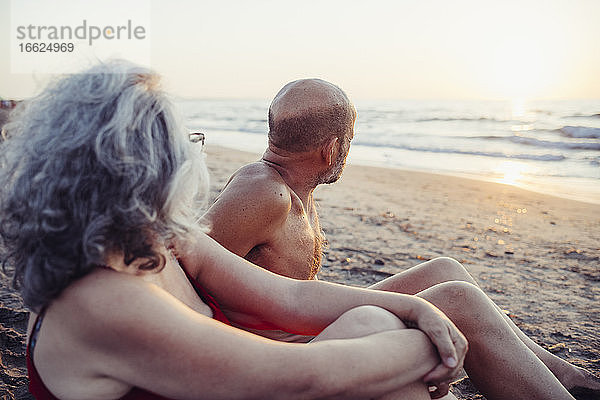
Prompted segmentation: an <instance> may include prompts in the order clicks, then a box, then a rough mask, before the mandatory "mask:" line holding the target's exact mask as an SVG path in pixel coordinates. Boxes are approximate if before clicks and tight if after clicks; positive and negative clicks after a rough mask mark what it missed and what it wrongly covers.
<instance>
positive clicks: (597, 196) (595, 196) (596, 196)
mask: <svg viewBox="0 0 600 400" xmlns="http://www.w3.org/2000/svg"><path fill="white" fill-rule="evenodd" d="M215 133H217V134H218V133H219V131H215ZM265 144H266V142H265ZM252 147H253V148H254V147H256V148H263V149H264V146H262V142H261V144H260V145H257V146H252ZM210 148H211V149H213V150H216V149H227V150H232V151H238V152H243V153H248V154H252V155H254V156H255V157H256V159H259V158H260V157H261V155H262V153H263V151H262V150H259V151H256V152H255V151H252V150H247V149H246V150H243V149H240V148H236V147H231V146H228V145H225V144H222V143H219V144H216V145H210ZM351 149H352V148H351ZM350 161H352V160H350ZM347 165H348V166H353V167H360V168H362V167H366V168H379V169H382V170H392V171H401V172H405V173H422V174H431V175H439V176H445V177H451V178H459V179H467V180H472V181H478V182H486V183H494V184H498V185H501V186H507V187H512V188H516V189H520V190H524V191H528V192H532V193H536V194H540V195H544V196H551V197H555V198H558V199H564V200H570V201H576V202H580V203H585V204H591V205H600V183H599V184H598V187H599V189H598V190H596V191H595V192H593V191H591V190H588V193H587V194H581V193H577V194H574V193H563V192H561V191H559V190H552V186H550V187H548V186H547V187H542V184H536V183H531V184H529V185H527V184H525V183H521V184H519V183H518V182H517V183H514V184H513V183H505V182H502V178H501V177H498V178H494V177H492V176H490V175H486V174H481V175H478V174H475V173H468V172H464V173H461V172H451V171H441V170H435V169H420V168H418V167H413V168H411V167H405V166H394V165H385V164H383V163H378V162H377V161H368V160H358V161H352V163H348V164H347ZM499 175H500V174H499ZM573 189H574V190H573V191H575V190H576V189H575V188H573ZM577 189H580V188H577Z"/></svg>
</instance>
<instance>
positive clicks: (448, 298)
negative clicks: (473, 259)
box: [423, 281, 489, 315]
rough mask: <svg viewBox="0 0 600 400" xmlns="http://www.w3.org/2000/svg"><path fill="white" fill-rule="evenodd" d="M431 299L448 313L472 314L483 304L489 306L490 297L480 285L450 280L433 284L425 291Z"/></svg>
mask: <svg viewBox="0 0 600 400" xmlns="http://www.w3.org/2000/svg"><path fill="white" fill-rule="evenodd" d="M423 294H425V296H424V297H425V299H427V300H429V301H430V302H432V303H433V304H435V305H436V306H437V307H438V308H440V309H441V310H442V311H443V312H444V313H446V314H449V313H450V314H452V315H457V314H458V315H461V314H465V313H466V311H467V310H468V311H469V312H468V314H470V315H472V313H473V312H475V311H477V310H476V309H477V308H479V307H481V306H484V307H485V306H487V303H488V302H489V299H488V297H487V295H486V294H485V293H484V292H483V291H482V290H481V289H480V288H479V287H478V286H475V285H473V284H472V283H469V282H464V281H450V282H444V283H440V284H437V285H435V286H432V287H431V288H430V289H428V290H426V291H425V292H423Z"/></svg>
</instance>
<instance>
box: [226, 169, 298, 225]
mask: <svg viewBox="0 0 600 400" xmlns="http://www.w3.org/2000/svg"><path fill="white" fill-rule="evenodd" d="M232 202H233V203H234V204H236V206H235V208H238V209H240V210H244V211H246V212H256V213H258V214H260V215H263V216H265V217H269V219H270V220H278V219H280V218H283V217H284V216H285V215H287V214H288V213H289V211H290V209H291V205H292V201H291V190H290V188H289V187H288V185H287V184H286V183H285V181H284V180H283V178H282V177H281V175H279V173H278V172H277V171H276V170H275V169H273V168H271V167H269V166H268V165H266V164H264V163H262V162H255V163H252V164H248V165H245V166H243V167H241V168H240V169H239V170H237V171H236V172H235V173H234V174H233V175H232V177H231V179H230V180H229V182H228V183H227V185H226V186H225V188H224V189H223V191H222V192H221V194H220V195H219V196H218V197H217V200H216V202H215V205H216V204H218V203H221V205H224V204H228V206H227V208H228V209H229V210H230V211H231V206H232Z"/></svg>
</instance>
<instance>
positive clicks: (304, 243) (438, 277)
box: [203, 80, 600, 391]
mask: <svg viewBox="0 0 600 400" xmlns="http://www.w3.org/2000/svg"><path fill="white" fill-rule="evenodd" d="M342 94H343V92H341V89H339V88H337V87H336V86H334V85H331V84H329V83H327V82H324V81H320V80H301V81H295V82H292V83H289V84H288V85H286V86H285V87H284V88H283V89H282V90H281V91H280V92H279V93H278V95H277V96H276V97H275V99H274V100H273V103H272V104H271V108H270V112H271V114H270V115H271V117H272V118H273V119H277V118H286V117H287V116H288V115H289V114H298V113H299V112H301V111H302V110H305V111H306V112H311V111H314V110H318V106H319V105H320V106H321V107H323V108H327V107H329V106H330V105H331V104H332V103H336V102H338V103H339V102H343V101H346V102H347V103H346V105H347V107H352V108H353V105H352V104H351V103H350V101H349V100H348V99H347V98H346V97H345V95H342ZM353 122H354V121H353ZM353 122H352V126H349V127H348V133H347V135H346V136H345V137H344V139H343V140H342V141H340V140H339V138H337V137H331V139H330V140H328V141H326V142H325V143H324V144H321V145H318V146H314V147H313V148H312V149H309V150H307V151H302V152H294V151H286V150H284V149H282V148H279V147H278V146H276V145H274V143H273V141H272V140H270V141H269V145H268V148H267V150H266V151H265V153H264V155H263V157H262V159H261V160H259V161H257V162H255V163H252V164H249V165H246V166H244V167H242V168H240V169H239V170H238V171H237V172H235V174H234V175H233V176H232V177H231V179H230V180H229V182H228V183H227V185H226V186H225V188H224V189H223V191H222V192H221V193H220V194H219V196H218V198H217V199H216V201H215V202H214V204H212V205H211V207H210V208H209V209H208V211H207V212H206V214H205V215H204V217H203V221H204V223H206V224H207V225H208V226H209V235H210V236H211V237H212V238H214V239H215V240H216V241H218V242H219V243H221V244H222V245H223V246H224V247H225V248H227V249H229V250H230V251H232V252H234V253H236V254H238V255H239V256H241V257H244V258H246V259H247V260H249V261H252V262H253V263H256V264H257V265H260V266H262V267H263V268H265V269H267V270H269V271H272V272H275V273H278V274H281V275H284V276H288V277H293V278H297V279H314V278H315V277H316V273H317V272H318V268H319V267H320V260H321V256H320V252H321V243H322V242H323V236H322V233H321V228H320V225H319V219H318V215H317V212H316V209H315V204H314V199H313V191H314V189H315V188H316V187H317V186H318V185H319V184H322V183H332V182H334V181H335V180H337V178H339V176H340V174H341V170H342V169H343V166H344V164H345V158H346V156H347V152H348V148H349V143H350V141H351V140H352V139H353V137H354V130H353ZM344 140H345V141H347V142H344ZM346 144H347V145H346ZM448 281H466V282H469V283H471V284H474V285H476V282H475V281H474V280H473V278H472V277H471V276H470V275H469V274H468V272H467V271H466V270H465V269H464V267H462V266H461V265H460V264H459V263H457V262H456V261H455V260H451V259H447V258H439V259H434V260H431V261H429V262H426V263H423V264H420V265H418V266H416V267H413V268H411V269H409V270H407V271H404V272H402V273H400V274H397V275H395V276H392V277H390V278H388V279H386V280H384V281H381V282H378V283H376V284H375V285H373V286H371V287H370V288H371V289H377V290H383V291H392V292H398V293H407V294H417V293H419V292H421V291H423V290H426V289H428V288H430V287H432V286H435V285H437V284H440V283H443V282H448ZM436 301H438V302H437V303H434V304H435V305H436V306H437V307H439V308H441V309H444V306H445V304H444V303H445V302H446V301H447V300H446V299H444V298H442V297H440V298H437V299H436ZM467 307H470V306H467ZM496 308H497V307H496ZM497 309H498V310H500V309H499V308H497ZM464 312H465V313H466V314H467V315H476V314H475V313H474V312H473V310H469V309H468V308H466V309H465V310H464ZM497 317H498V318H501V319H503V320H504V323H505V324H507V325H508V326H509V327H510V329H512V330H513V332H514V333H515V334H516V335H517V336H518V337H519V338H520V339H521V341H522V342H523V343H524V344H525V345H526V346H527V347H528V348H529V349H530V350H531V351H533V353H534V354H535V355H536V356H537V357H538V358H539V359H540V360H542V361H543V362H544V363H545V364H546V366H548V368H550V370H551V371H552V372H553V373H554V374H555V375H556V376H557V377H558V378H559V380H560V381H561V382H562V383H563V384H564V385H565V386H566V387H568V388H574V387H577V386H580V387H587V388H592V389H594V390H598V391H600V382H599V381H598V379H597V378H595V377H594V376H593V375H591V374H590V373H589V372H587V371H585V370H583V369H581V368H578V367H575V366H573V365H571V364H569V363H567V362H565V361H564V360H562V359H560V358H558V357H556V356H554V355H553V354H551V353H549V352H547V351H546V350H544V349H543V348H541V347H540V346H539V345H537V344H536V343H535V342H533V341H532V340H531V339H529V338H528V337H527V336H526V335H525V334H523V333H522V332H521V331H520V330H519V329H518V328H517V327H516V325H514V323H512V321H511V320H510V319H509V318H508V317H507V316H505V315H503V314H502V313H498V315H497ZM463 323H464V324H469V327H466V326H465V325H463V326H461V325H458V324H457V325H458V327H459V329H461V330H463V331H465V330H469V329H470V327H471V326H477V320H476V319H475V320H470V321H469V320H468V319H463ZM253 332H256V330H253ZM263 334H264V335H265V336H267V337H272V338H276V339H279V340H309V338H299V339H297V337H295V336H292V335H290V336H289V337H285V336H284V337H282V336H280V335H279V334H277V335H274V334H273V333H272V332H268V331H265V332H264V333H263ZM467 339H469V341H471V340H472V338H469V337H468V336H467Z"/></svg>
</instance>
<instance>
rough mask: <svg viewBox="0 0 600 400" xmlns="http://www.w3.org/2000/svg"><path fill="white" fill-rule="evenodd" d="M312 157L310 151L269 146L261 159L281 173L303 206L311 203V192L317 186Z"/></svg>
mask: <svg viewBox="0 0 600 400" xmlns="http://www.w3.org/2000/svg"><path fill="white" fill-rule="evenodd" d="M312 157H313V155H312V154H310V153H291V152H288V151H285V150H281V149H278V148H276V147H273V146H269V147H268V148H267V150H266V151H265V153H264V154H263V156H262V160H261V161H263V162H264V163H265V164H267V165H269V166H270V167H271V168H274V169H275V170H276V171H277V172H278V173H279V175H281V177H282V178H283V180H284V181H285V183H286V184H287V185H288V187H289V188H290V189H291V190H292V191H293V192H294V193H296V195H297V196H298V197H299V198H300V200H301V201H302V204H304V206H305V208H306V207H308V205H309V204H310V203H311V199H312V193H313V191H314V190H315V188H316V187H317V183H316V182H317V180H316V178H315V177H316V176H317V173H316V172H315V171H314V170H313V169H314V168H313V161H312Z"/></svg>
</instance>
